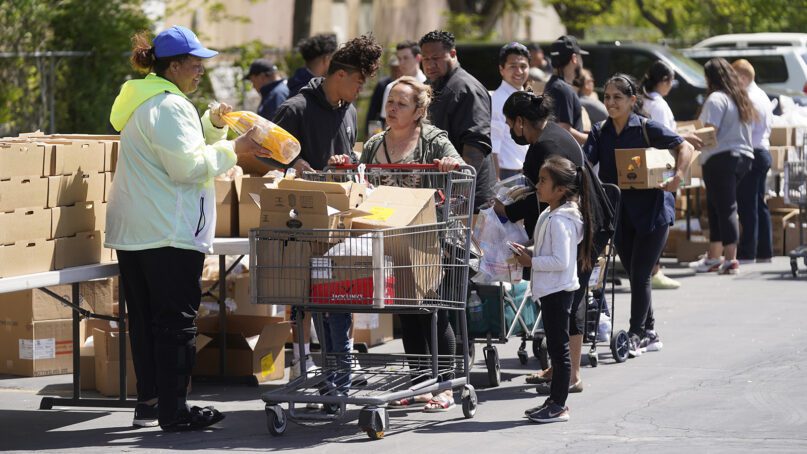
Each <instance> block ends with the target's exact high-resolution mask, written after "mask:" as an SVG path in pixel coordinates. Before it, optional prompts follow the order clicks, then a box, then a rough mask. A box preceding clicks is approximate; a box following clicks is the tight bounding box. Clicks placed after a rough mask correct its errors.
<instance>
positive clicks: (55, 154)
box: [43, 138, 105, 176]
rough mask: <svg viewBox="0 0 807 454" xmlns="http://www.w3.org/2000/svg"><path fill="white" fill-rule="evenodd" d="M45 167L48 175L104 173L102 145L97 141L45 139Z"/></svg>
mask: <svg viewBox="0 0 807 454" xmlns="http://www.w3.org/2000/svg"><path fill="white" fill-rule="evenodd" d="M43 142H44V143H45V144H46V146H45V165H46V166H49V173H48V175H53V176H55V175H72V174H74V173H77V172H83V173H98V172H103V171H104V153H105V150H104V145H103V144H102V143H100V142H97V141H86V140H76V141H68V140H53V139H50V138H48V139H45V140H43Z"/></svg>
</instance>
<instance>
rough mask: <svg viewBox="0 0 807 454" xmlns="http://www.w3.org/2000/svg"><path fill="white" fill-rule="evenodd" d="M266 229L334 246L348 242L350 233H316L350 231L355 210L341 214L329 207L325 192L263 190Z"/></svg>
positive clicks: (262, 224) (262, 207)
mask: <svg viewBox="0 0 807 454" xmlns="http://www.w3.org/2000/svg"><path fill="white" fill-rule="evenodd" d="M260 208H261V220H260V227H261V228H263V229H282V230H286V229H289V230H297V231H298V232H297V233H295V235H296V236H297V237H308V238H311V239H312V240H316V241H323V242H331V243H335V242H338V241H340V240H341V239H344V238H347V237H348V236H349V235H350V233H349V232H348V231H347V230H344V234H343V235H340V234H339V232H314V231H313V230H314V229H328V230H337V229H349V228H350V225H351V219H352V217H353V216H356V215H358V214H364V213H358V212H357V211H355V210H348V211H338V210H335V209H332V208H330V207H329V206H328V198H327V196H326V194H325V193H324V192H322V191H305V190H300V189H275V188H263V189H262V190H261V196H260Z"/></svg>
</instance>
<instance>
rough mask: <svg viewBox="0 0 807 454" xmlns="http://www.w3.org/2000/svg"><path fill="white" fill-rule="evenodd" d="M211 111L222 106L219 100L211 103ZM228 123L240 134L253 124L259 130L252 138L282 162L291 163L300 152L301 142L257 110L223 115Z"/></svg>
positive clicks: (269, 156) (267, 152)
mask: <svg viewBox="0 0 807 454" xmlns="http://www.w3.org/2000/svg"><path fill="white" fill-rule="evenodd" d="M209 107H210V111H211V112H215V111H217V110H218V109H219V108H220V104H219V103H217V102H214V103H211V104H210V106H209ZM221 118H222V119H223V120H224V122H225V123H227V125H228V126H229V127H230V128H232V129H233V131H235V132H236V133H238V134H239V135H241V134H244V133H245V132H247V131H249V130H250V129H251V128H252V127H253V126H255V127H257V128H258V130H257V131H256V132H255V133H254V134H253V135H252V139H253V140H254V141H255V142H256V143H258V144H259V145H260V146H261V147H263V149H265V150H266V154H265V155H266V157H268V158H272V159H274V160H275V161H277V162H279V163H281V164H289V163H291V161H293V160H294V159H295V158H296V157H297V155H299V154H300V142H299V141H298V140H297V138H296V137H294V136H293V135H291V134H289V133H288V132H287V131H286V130H285V129H283V128H281V127H280V126H278V125H276V124H274V123H272V122H271V121H269V120H267V119H265V118H263V117H261V116H260V115H258V114H256V113H255V112H248V111H244V110H241V111H237V112H230V113H227V114H224V115H222V116H221Z"/></svg>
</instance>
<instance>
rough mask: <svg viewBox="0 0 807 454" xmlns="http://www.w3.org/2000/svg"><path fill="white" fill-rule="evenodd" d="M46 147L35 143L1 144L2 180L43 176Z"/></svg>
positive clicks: (0, 177)
mask: <svg viewBox="0 0 807 454" xmlns="http://www.w3.org/2000/svg"><path fill="white" fill-rule="evenodd" d="M44 162H45V147H44V145H42V144H35V143H2V144H0V180H6V179H8V178H11V177H32V176H43V172H44Z"/></svg>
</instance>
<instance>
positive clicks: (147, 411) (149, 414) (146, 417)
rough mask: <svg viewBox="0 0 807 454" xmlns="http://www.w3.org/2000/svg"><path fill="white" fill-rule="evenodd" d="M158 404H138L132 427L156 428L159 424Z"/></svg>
mask: <svg viewBox="0 0 807 454" xmlns="http://www.w3.org/2000/svg"><path fill="white" fill-rule="evenodd" d="M157 413H158V411H157V404H154V405H148V404H137V406H136V407H135V411H134V420H132V425H133V426H135V427H155V426H156V425H157V424H158V422H157Z"/></svg>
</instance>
